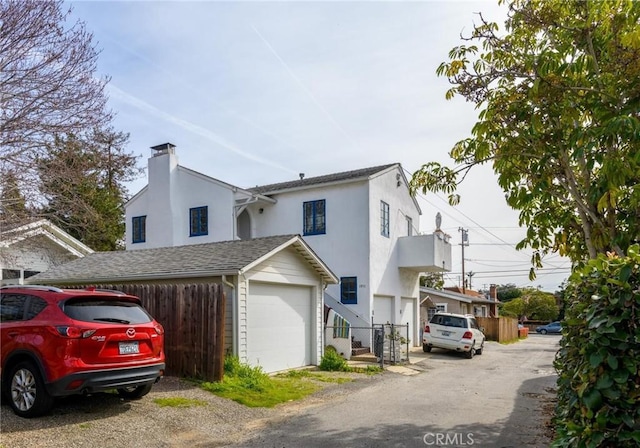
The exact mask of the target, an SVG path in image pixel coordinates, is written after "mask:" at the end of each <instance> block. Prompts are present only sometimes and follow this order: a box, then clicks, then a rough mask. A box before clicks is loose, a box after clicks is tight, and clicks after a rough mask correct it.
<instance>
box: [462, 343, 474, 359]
mask: <svg viewBox="0 0 640 448" xmlns="http://www.w3.org/2000/svg"><path fill="white" fill-rule="evenodd" d="M475 346H476V344H475V342H474V344H473V345H472V346H471V349H470V350H469V351H468V352H464V356H466V358H467V359H471V358H473V355H475V354H476V349H475Z"/></svg>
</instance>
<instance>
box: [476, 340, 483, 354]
mask: <svg viewBox="0 0 640 448" xmlns="http://www.w3.org/2000/svg"><path fill="white" fill-rule="evenodd" d="M482 350H484V341H482V344H480V348H479V349H478V350H476V355H482Z"/></svg>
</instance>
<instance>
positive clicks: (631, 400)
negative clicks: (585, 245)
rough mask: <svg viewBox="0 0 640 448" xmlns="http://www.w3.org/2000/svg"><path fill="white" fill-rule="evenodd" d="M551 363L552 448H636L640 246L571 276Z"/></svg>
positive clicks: (639, 408)
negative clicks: (554, 387)
mask: <svg viewBox="0 0 640 448" xmlns="http://www.w3.org/2000/svg"><path fill="white" fill-rule="evenodd" d="M567 292H568V297H569V299H570V305H569V307H568V309H567V311H566V315H565V320H564V322H563V338H562V340H561V342H560V350H559V352H558V355H557V357H556V361H555V367H556V369H557V370H558V374H559V378H558V406H557V409H556V416H555V424H556V440H555V441H554V445H553V446H556V447H567V446H570V447H616V448H626V447H629V448H630V447H637V446H639V444H640V374H639V373H638V372H640V246H638V245H634V246H632V247H630V248H629V250H628V256H627V257H614V256H609V257H605V256H601V257H599V258H597V259H595V260H592V261H590V262H589V263H588V265H587V266H586V267H585V268H584V269H581V270H578V271H577V272H575V273H574V274H573V275H572V276H571V278H570V282H569V285H568V289H567Z"/></svg>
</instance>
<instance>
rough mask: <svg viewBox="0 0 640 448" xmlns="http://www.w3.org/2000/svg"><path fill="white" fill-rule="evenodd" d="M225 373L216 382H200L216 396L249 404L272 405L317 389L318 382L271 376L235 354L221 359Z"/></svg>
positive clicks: (294, 398) (268, 406)
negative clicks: (241, 360)
mask: <svg viewBox="0 0 640 448" xmlns="http://www.w3.org/2000/svg"><path fill="white" fill-rule="evenodd" d="M224 370H225V375H224V378H223V380H222V381H220V382H217V383H211V382H205V383H202V384H201V387H202V388H203V389H204V390H208V391H209V392H212V393H214V394H216V395H218V396H221V397H224V398H228V399H230V400H233V401H236V402H238V403H240V404H243V405H245V406H249V407H267V408H270V407H273V406H275V405H277V404H280V403H284V402H287V401H291V400H298V399H300V398H303V397H306V396H307V395H309V394H312V393H313V392H315V391H316V390H318V386H317V385H316V384H314V383H311V382H308V381H301V380H300V379H299V378H274V377H270V376H269V375H267V374H266V373H264V372H263V370H262V368H261V367H252V366H249V365H248V364H244V363H241V362H240V360H239V359H238V357H237V356H228V357H227V358H225V362H224Z"/></svg>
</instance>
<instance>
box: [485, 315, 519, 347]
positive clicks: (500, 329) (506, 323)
mask: <svg viewBox="0 0 640 448" xmlns="http://www.w3.org/2000/svg"><path fill="white" fill-rule="evenodd" d="M476 320H477V321H478V325H480V326H481V327H484V334H485V336H486V337H487V340H489V341H498V342H507V341H513V340H515V339H518V320H517V319H514V318H512V317H476Z"/></svg>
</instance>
